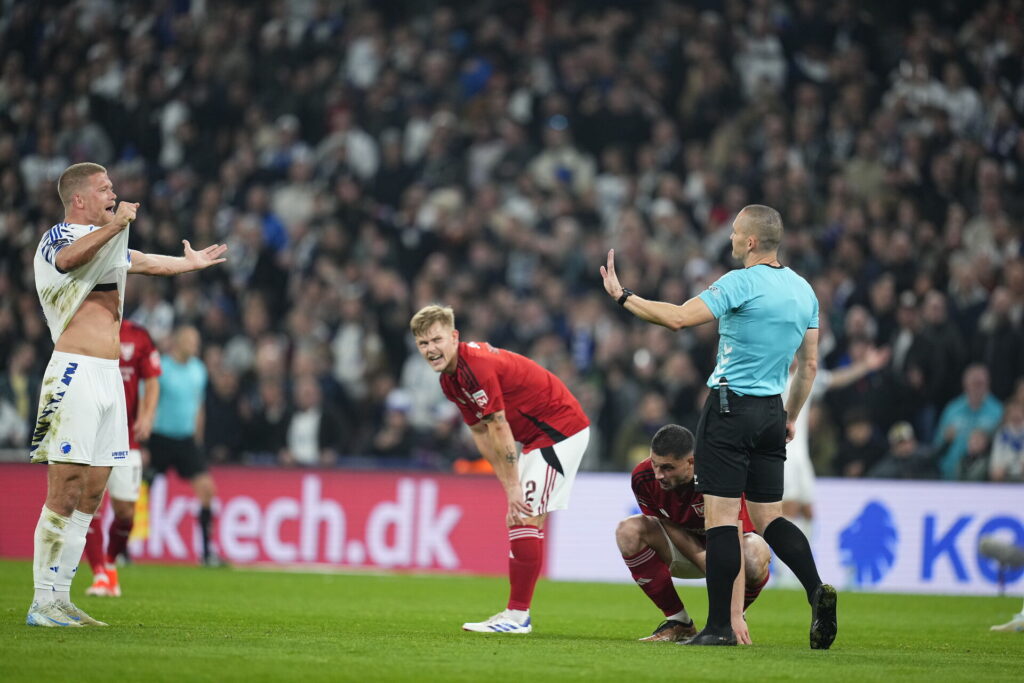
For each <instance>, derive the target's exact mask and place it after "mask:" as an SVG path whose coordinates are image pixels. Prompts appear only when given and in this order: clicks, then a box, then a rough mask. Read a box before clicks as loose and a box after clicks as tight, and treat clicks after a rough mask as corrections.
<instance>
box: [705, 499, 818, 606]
mask: <svg viewBox="0 0 1024 683" xmlns="http://www.w3.org/2000/svg"><path fill="white" fill-rule="evenodd" d="M710 535H711V531H708V561H709V562H710V561H711V552H710V551H711V538H710ZM762 537H763V538H764V540H765V541H767V542H768V545H769V546H771V549H772V550H773V551H775V555H776V556H777V557H778V558H779V559H780V560H782V561H783V562H785V563H786V566H787V567H789V568H790V569H791V570H792V571H793V574H794V575H795V576H796V578H798V579H800V583H802V584H803V586H804V590H805V591H807V602H810V601H811V594H812V593H813V592H814V589H815V588H817V587H818V584H820V583H821V578H820V577H819V576H818V567H817V565H816V564H814V555H813V554H812V553H811V544H810V543H808V542H807V537H806V536H804V534H803V532H802V531H800V529H799V528H798V527H797V526H796V525H795V524H793V522H791V521H789V520H788V519H786V518H785V517H778V518H776V520H775V521H774V522H772V523H771V524H769V525H768V527H767V528H766V529H765V530H764V533H763V534H762ZM708 577H709V578H710V569H709V570H708Z"/></svg>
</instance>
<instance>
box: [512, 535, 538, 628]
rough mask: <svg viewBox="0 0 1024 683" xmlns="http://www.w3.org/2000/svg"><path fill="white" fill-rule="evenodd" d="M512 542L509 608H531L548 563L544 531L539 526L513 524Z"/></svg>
mask: <svg viewBox="0 0 1024 683" xmlns="http://www.w3.org/2000/svg"><path fill="white" fill-rule="evenodd" d="M508 544H509V558H508V582H509V584H510V586H511V590H510V591H509V597H508V608H509V609H515V610H528V609H530V601H531V600H533V589H534V588H535V587H536V585H537V579H538V578H539V577H540V569H541V565H542V564H543V562H544V532H543V531H541V530H540V529H538V528H537V527H535V526H526V525H516V526H513V527H509V530H508Z"/></svg>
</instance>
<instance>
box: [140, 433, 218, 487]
mask: <svg viewBox="0 0 1024 683" xmlns="http://www.w3.org/2000/svg"><path fill="white" fill-rule="evenodd" d="M149 466H150V468H151V469H152V472H153V473H154V474H164V473H165V472H167V470H168V469H170V468H174V471H175V472H177V473H178V475H179V476H180V477H181V478H182V479H192V478H193V477H195V476H197V475H200V474H202V473H203V472H205V471H206V470H207V467H206V458H205V457H204V456H203V452H202V450H200V448H199V446H198V445H197V444H196V441H195V439H193V438H192V437H186V438H184V439H174V438H171V437H169V436H163V435H161V434H153V435H151V436H150V437H149Z"/></svg>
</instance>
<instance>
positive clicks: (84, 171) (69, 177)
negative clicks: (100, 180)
mask: <svg viewBox="0 0 1024 683" xmlns="http://www.w3.org/2000/svg"><path fill="white" fill-rule="evenodd" d="M106 172H107V169H106V168H104V167H103V166H100V165H99V164H94V163H91V162H88V161H85V162H83V163H80V164H72V165H71V166H68V167H67V168H66V169H64V172H63V173H61V174H60V178H58V179H57V194H58V195H60V201H61V203H62V204H64V208H65V209H67V208H68V207H69V206H70V205H71V197H73V196H74V195H75V193H76V192H78V191H79V190H81V189H82V185H83V184H84V183H85V181H86V180H88V179H89V178H91V177H92V176H94V175H96V174H97V173H106Z"/></svg>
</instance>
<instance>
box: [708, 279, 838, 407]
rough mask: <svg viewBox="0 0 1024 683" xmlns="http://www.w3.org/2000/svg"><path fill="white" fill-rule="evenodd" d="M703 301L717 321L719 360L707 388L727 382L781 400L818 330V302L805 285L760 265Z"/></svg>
mask: <svg viewBox="0 0 1024 683" xmlns="http://www.w3.org/2000/svg"><path fill="white" fill-rule="evenodd" d="M699 296H700V298H701V300H702V301H703V302H704V303H706V304H707V305H708V308H710V309H711V312H712V313H713V314H714V316H715V317H716V318H718V334H719V340H718V359H717V362H716V364H715V371H714V372H713V373H711V377H709V378H708V386H709V387H716V386H718V381H719V380H720V379H721V378H722V377H725V378H726V380H727V381H728V382H729V388H730V389H732V390H733V391H735V392H736V393H738V394H742V395H744V396H775V395H776V394H781V393H782V391H783V389H785V388H786V380H787V378H788V377H789V365H790V363H791V362H792V361H793V355H794V354H795V353H796V350H797V349H798V348H799V347H800V344H801V343H802V342H803V339H804V334H806V332H807V330H808V329H810V328H817V327H818V298H817V297H816V296H814V290H813V289H812V288H811V285H810V284H808V282H807V280H805V279H803V278H802V277H800V276H799V275H797V274H796V273H794V272H793V271H792V270H790V269H789V268H781V267H780V268H776V267H773V266H769V265H764V264H761V265H756V266H751V267H750V268H741V269H739V270H733V271H731V272H729V273H726V274H725V275H723V276H722V277H721V278H719V279H718V280H717V281H716V282H715V283H714V284H713V285H711V286H710V287H708V288H707V289H706V290H704V291H703V292H701V293H700V295H699Z"/></svg>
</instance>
